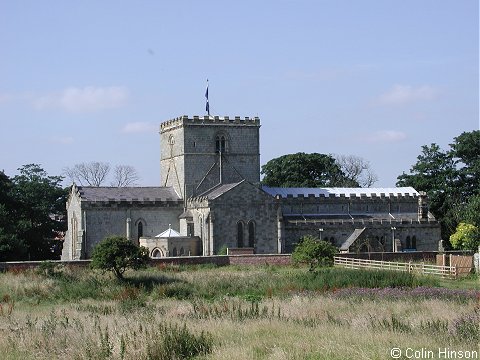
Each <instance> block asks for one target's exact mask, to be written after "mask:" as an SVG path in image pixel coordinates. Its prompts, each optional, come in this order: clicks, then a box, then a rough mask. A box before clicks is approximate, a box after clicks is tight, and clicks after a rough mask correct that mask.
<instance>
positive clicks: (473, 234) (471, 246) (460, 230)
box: [450, 223, 480, 250]
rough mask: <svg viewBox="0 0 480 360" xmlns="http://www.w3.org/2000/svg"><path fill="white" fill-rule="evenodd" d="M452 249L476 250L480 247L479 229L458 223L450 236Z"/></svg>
mask: <svg viewBox="0 0 480 360" xmlns="http://www.w3.org/2000/svg"><path fill="white" fill-rule="evenodd" d="M450 243H451V244H452V246H453V248H454V249H463V250H477V249H478V247H479V246H480V228H478V227H476V226H475V225H472V224H466V223H460V224H458V226H457V230H456V231H455V233H454V234H452V235H451V236H450Z"/></svg>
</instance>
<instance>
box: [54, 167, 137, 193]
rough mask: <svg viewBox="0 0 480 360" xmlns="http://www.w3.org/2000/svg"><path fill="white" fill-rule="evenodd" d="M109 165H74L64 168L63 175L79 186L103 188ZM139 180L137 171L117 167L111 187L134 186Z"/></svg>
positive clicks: (108, 172)
mask: <svg viewBox="0 0 480 360" xmlns="http://www.w3.org/2000/svg"><path fill="white" fill-rule="evenodd" d="M110 169H111V167H110V164H108V163H105V162H98V161H92V162H89V163H85V162H83V163H80V164H75V165H74V166H73V167H72V168H69V167H66V168H64V169H63V173H64V174H65V176H67V177H68V178H69V179H70V181H72V182H74V183H77V184H79V185H81V186H96V187H99V186H103V185H104V184H105V182H106V181H107V179H108V175H109V174H110ZM139 179H140V176H139V175H138V173H137V171H136V170H135V168H134V167H133V166H130V165H117V166H115V169H114V171H113V178H112V181H111V186H116V187H126V186H132V185H136V182H137V181H138V180H139Z"/></svg>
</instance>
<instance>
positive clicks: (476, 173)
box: [450, 130, 480, 200]
mask: <svg viewBox="0 0 480 360" xmlns="http://www.w3.org/2000/svg"><path fill="white" fill-rule="evenodd" d="M450 147H451V155H452V157H453V158H454V161H455V164H456V165H457V169H458V185H459V186H460V188H461V189H462V194H461V195H462V199H463V200H465V199H466V198H468V197H470V196H473V195H480V130H476V131H471V132H464V133H462V134H461V135H460V136H457V137H456V138H455V139H454V143H453V144H450Z"/></svg>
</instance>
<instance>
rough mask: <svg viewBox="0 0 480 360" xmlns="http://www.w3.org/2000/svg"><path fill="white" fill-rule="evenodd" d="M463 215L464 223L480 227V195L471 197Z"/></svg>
mask: <svg viewBox="0 0 480 360" xmlns="http://www.w3.org/2000/svg"><path fill="white" fill-rule="evenodd" d="M461 214H462V215H461V220H462V221H463V222H466V223H468V224H473V225H475V226H477V227H480V195H474V196H471V197H470V198H469V199H468V203H467V204H466V205H465V208H464V209H463V211H462V212H461Z"/></svg>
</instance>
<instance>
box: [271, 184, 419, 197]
mask: <svg viewBox="0 0 480 360" xmlns="http://www.w3.org/2000/svg"><path fill="white" fill-rule="evenodd" d="M262 188H263V190H264V191H265V192H267V193H269V194H270V195H272V196H276V195H279V196H281V197H287V196H293V197H298V196H305V197H308V196H309V195H313V196H315V197H319V196H325V197H328V196H335V197H340V196H345V197H361V196H362V195H365V196H367V197H372V196H378V197H380V196H382V194H383V196H386V197H389V196H418V192H417V191H416V190H415V189H414V188H413V187H395V188H282V187H268V186H263V187H262Z"/></svg>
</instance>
